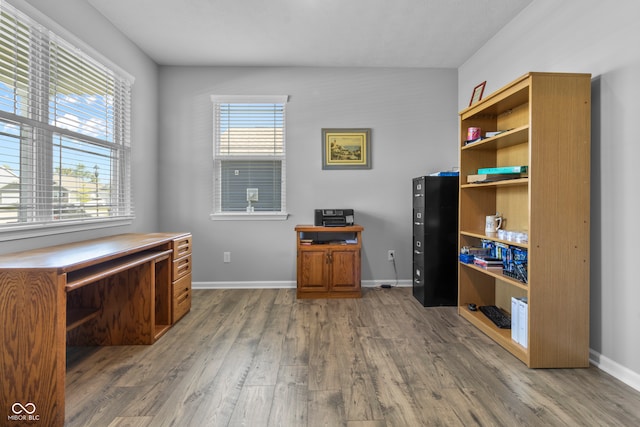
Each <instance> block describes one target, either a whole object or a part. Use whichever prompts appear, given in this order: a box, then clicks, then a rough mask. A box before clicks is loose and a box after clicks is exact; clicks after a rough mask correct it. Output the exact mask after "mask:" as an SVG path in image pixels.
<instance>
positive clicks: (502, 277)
mask: <svg viewBox="0 0 640 427" xmlns="http://www.w3.org/2000/svg"><path fill="white" fill-rule="evenodd" d="M460 264H461V265H464V266H465V267H467V268H470V269H472V270H476V271H479V272H481V273H483V274H486V275H487V276H491V277H495V278H496V279H500V280H503V281H505V282H506V283H508V284H510V285H512V286H515V287H517V288H520V289H524V290H525V291H528V290H529V285H528V284H526V283H523V282H520V281H518V280H515V279H512V278H511V277H509V276H505V275H504V274H502V272H500V273H494V272H493V271H491V270H490V269H486V268H482V267H477V266H476V265H474V264H467V263H466V262H462V261H460Z"/></svg>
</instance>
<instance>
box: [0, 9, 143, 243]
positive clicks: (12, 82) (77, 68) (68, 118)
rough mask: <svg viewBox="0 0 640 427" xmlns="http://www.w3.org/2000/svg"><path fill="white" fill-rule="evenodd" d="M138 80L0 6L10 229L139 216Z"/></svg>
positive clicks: (4, 177) (1, 166) (1, 189)
mask: <svg viewBox="0 0 640 427" xmlns="http://www.w3.org/2000/svg"><path fill="white" fill-rule="evenodd" d="M131 84H132V82H131V79H130V78H128V77H127V76H122V75H119V73H117V72H115V71H113V70H111V69H110V68H109V67H107V66H105V65H103V64H102V63H100V62H98V61H96V60H94V59H93V58H92V57H90V56H89V55H87V54H86V53H84V52H83V51H81V50H80V49H79V48H78V47H76V46H73V45H71V44H70V43H68V42H67V41H65V40H63V39H62V38H61V37H60V36H59V35H56V34H54V33H53V32H52V31H50V30H48V29H46V28H44V27H43V26H41V25H40V24H38V23H36V22H35V21H34V20H32V19H31V18H29V17H28V16H26V15H24V14H23V13H21V12H20V11H18V10H16V9H14V8H13V7H12V6H11V5H9V4H7V3H6V2H1V3H0V232H1V231H3V230H10V229H16V228H24V227H34V226H37V227H42V226H43V225H55V224H69V223H72V222H78V221H80V222H85V221H86V222H96V221H98V222H102V221H105V220H112V219H122V218H130V217H132V215H133V206H132V202H131V192H130V166H129V162H130V154H131V153H130V151H131V148H130V137H129V132H130V131H129V126H130V123H129V116H130V97H131Z"/></svg>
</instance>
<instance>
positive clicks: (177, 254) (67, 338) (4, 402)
mask: <svg viewBox="0 0 640 427" xmlns="http://www.w3.org/2000/svg"><path fill="white" fill-rule="evenodd" d="M176 286H180V288H177V287H176ZM187 286H188V288H187V289H186V290H185V287H187ZM190 289H191V235H190V234H188V233H181V234H177V233H153V234H122V235H117V236H111V237H106V238H101V239H95V240H88V241H83V242H77V243H71V244H66V245H58V246H51V247H47V248H42V249H36V250H31V251H25V252H19V253H15V254H9V255H4V256H0V324H1V325H2V329H1V333H0V343H2V352H1V353H0V374H1V375H0V419H3V420H7V421H8V422H9V423H11V422H14V423H15V424H16V425H23V424H24V422H29V421H32V422H33V423H34V425H43V426H44V425H46V426H63V425H64V405H65V401H64V388H65V364H66V350H65V347H66V344H67V343H68V344H70V345H131V344H153V342H155V340H157V339H158V338H159V337H160V336H162V334H164V333H165V332H166V331H167V330H168V329H169V328H170V327H171V326H172V325H173V324H174V323H175V322H176V321H177V320H178V319H179V318H180V317H181V316H183V315H184V314H185V313H186V312H187V311H188V308H189V307H190V306H191V292H190ZM185 294H186V297H185ZM178 296H179V298H180V300H179V301H177V300H176V298H177V297H178ZM176 307H179V308H177V309H176ZM174 311H175V312H174ZM18 421H22V422H18Z"/></svg>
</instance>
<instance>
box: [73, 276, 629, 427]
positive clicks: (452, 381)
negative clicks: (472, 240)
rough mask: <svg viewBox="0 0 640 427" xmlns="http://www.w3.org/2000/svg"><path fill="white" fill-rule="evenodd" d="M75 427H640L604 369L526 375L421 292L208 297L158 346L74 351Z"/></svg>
mask: <svg viewBox="0 0 640 427" xmlns="http://www.w3.org/2000/svg"><path fill="white" fill-rule="evenodd" d="M67 358H68V360H67V388H66V399H67V405H66V425H68V426H82V427H87V426H100V427H105V426H132V427H133V426H153V427H156V426H180V427H183V426H197V427H202V426H233V427H235V426H250V427H256V426H331V427H334V426H349V427H362V426H371V427H374V426H403V427H404V426H421V425H434V426H436V425H437V426H515V425H518V426H638V425H640V393H639V392H637V391H635V390H634V389H632V388H631V387H628V386H626V385H625V384H623V383H621V382H620V381H617V380H616V379H614V378H613V377H611V376H609V375H607V374H606V373H604V372H602V371H600V370H598V369H596V368H593V367H592V368H589V369H556V370H532V369H527V368H526V367H525V366H524V365H523V364H522V363H521V362H520V361H518V360H517V359H515V358H514V357H513V356H511V355H510V354H509V353H507V352H506V351H504V350H503V349H502V348H501V347H499V346H498V345H496V344H495V343H493V342H492V341H491V340H489V339H488V338H486V337H485V336H484V335H483V334H482V333H480V332H479V331H477V330H476V329H475V328H473V327H472V326H470V325H469V324H468V323H467V322H466V321H465V320H464V319H462V318H460V317H459V316H458V315H457V314H456V311H455V308H453V307H438V308H425V307H422V306H421V305H420V304H419V303H418V302H417V301H416V300H415V299H414V298H413V297H412V296H411V289H409V288H394V289H365V291H364V294H363V298H362V299H347V300H335V299H334V300H296V298H295V290H293V289H281V290H277V289H275V290H195V291H193V308H192V310H191V312H190V313H189V314H188V315H187V316H186V317H185V318H184V319H182V320H181V321H180V322H179V323H178V324H177V325H176V326H175V327H173V328H172V329H171V330H170V331H169V333H168V334H167V335H165V336H164V337H162V338H161V339H160V340H159V341H158V342H157V343H156V344H154V345H153V346H121V347H100V348H70V349H68V351H67Z"/></svg>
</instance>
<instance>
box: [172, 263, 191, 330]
mask: <svg viewBox="0 0 640 427" xmlns="http://www.w3.org/2000/svg"><path fill="white" fill-rule="evenodd" d="M190 309H191V274H188V275H186V276H184V277H183V278H181V279H180V280H178V281H176V282H174V283H173V323H176V322H177V321H178V320H180V319H181V318H182V316H184V315H185V314H187V312H188V311H189V310H190Z"/></svg>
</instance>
